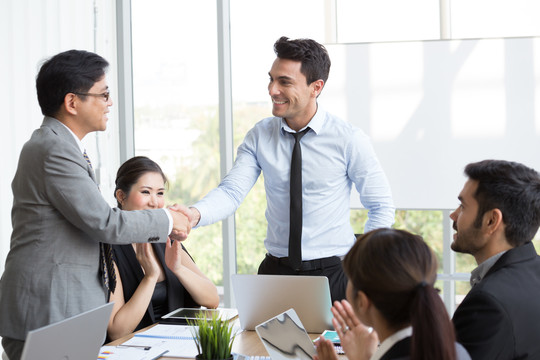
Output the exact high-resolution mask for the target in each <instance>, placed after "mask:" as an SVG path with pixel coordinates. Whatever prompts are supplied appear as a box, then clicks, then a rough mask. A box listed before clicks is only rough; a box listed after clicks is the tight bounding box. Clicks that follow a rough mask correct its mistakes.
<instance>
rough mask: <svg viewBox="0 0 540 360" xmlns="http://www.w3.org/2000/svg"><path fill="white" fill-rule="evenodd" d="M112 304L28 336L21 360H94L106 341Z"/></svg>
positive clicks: (37, 330)
mask: <svg viewBox="0 0 540 360" xmlns="http://www.w3.org/2000/svg"><path fill="white" fill-rule="evenodd" d="M112 308H113V303H107V304H105V305H102V306H100V307H97V308H95V309H92V310H89V311H86V312H84V313H82V314H79V315H75V316H73V317H70V318H67V319H64V320H62V321H60V322H57V323H54V324H51V325H47V326H44V327H42V328H39V329H36V330H32V331H30V332H29V333H28V336H27V337H26V341H25V343H24V348H23V352H22V356H21V360H34V359H47V360H75V359H76V360H86V359H88V360H93V359H96V358H97V356H98V353H99V349H100V347H101V345H102V344H103V342H104V341H105V335H106V333H107V324H108V323H109V318H110V316H111V311H112Z"/></svg>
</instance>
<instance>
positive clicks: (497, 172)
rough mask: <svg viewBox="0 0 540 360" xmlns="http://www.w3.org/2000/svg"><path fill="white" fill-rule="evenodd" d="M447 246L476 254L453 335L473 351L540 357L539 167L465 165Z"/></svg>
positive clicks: (492, 356) (482, 355)
mask: <svg viewBox="0 0 540 360" xmlns="http://www.w3.org/2000/svg"><path fill="white" fill-rule="evenodd" d="M465 174H466V175H467V176H468V178H469V179H468V180H467V182H466V183H465V186H464V187H463V190H462V191H461V193H460V195H459V200H460V202H461V204H460V205H459V207H458V208H457V209H456V211H454V212H453V213H452V214H451V215H450V217H451V218H452V220H454V229H455V230H456V234H455V235H454V241H453V243H452V250H454V251H457V252H462V253H468V254H471V255H473V256H474V258H475V259H476V262H477V263H478V267H477V268H476V269H474V270H473V271H472V274H471V285H472V289H471V291H470V292H469V293H468V294H467V296H466V297H465V299H464V300H463V302H462V303H461V305H460V306H459V307H458V308H457V310H456V312H455V314H454V317H453V322H454V325H455V327H456V335H457V340H458V341H459V342H460V343H461V344H462V345H463V346H465V348H466V349H467V350H468V351H469V353H470V355H471V357H472V359H473V360H475V359H486V360H487V359H489V360H495V359H498V360H502V359H540V332H539V329H540V257H539V256H538V255H537V253H536V250H535V248H534V246H533V244H532V243H531V240H532V239H533V237H534V236H535V234H536V232H537V231H538V227H539V225H540V175H539V174H538V173H537V172H536V171H535V170H533V169H530V168H528V167H526V166H524V165H522V164H518V163H514V162H507V161H498V160H485V161H481V162H478V163H473V164H469V165H467V167H466V168H465Z"/></svg>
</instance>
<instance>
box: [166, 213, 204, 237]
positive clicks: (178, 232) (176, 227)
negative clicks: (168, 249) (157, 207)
mask: <svg viewBox="0 0 540 360" xmlns="http://www.w3.org/2000/svg"><path fill="white" fill-rule="evenodd" d="M168 210H169V213H170V214H171V216H172V219H173V229H172V232H171V233H170V235H169V237H170V238H171V240H177V241H184V240H186V239H187V237H188V234H189V232H190V231H191V228H192V227H193V226H195V225H197V224H198V223H199V220H200V219H201V213H200V212H199V210H197V209H196V208H193V207H192V208H188V207H187V206H185V205H178V204H174V205H173V206H169V207H168Z"/></svg>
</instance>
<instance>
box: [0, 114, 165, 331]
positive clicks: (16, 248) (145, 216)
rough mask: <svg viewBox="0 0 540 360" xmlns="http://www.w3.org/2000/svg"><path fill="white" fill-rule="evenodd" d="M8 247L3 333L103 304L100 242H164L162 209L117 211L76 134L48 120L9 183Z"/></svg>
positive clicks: (0, 290)
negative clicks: (11, 228)
mask: <svg viewBox="0 0 540 360" xmlns="http://www.w3.org/2000/svg"><path fill="white" fill-rule="evenodd" d="M12 189H13V199H14V200H13V209H12V214H11V218H12V225H13V232H12V235H11V247H10V251H9V253H8V256H7V259H6V266H5V271H4V274H3V275H2V278H1V279H0V336H3V337H9V338H13V339H18V340H24V339H25V338H26V334H27V333H28V331H29V330H32V329H36V328H39V327H41V326H44V325H47V324H51V323H54V322H57V321H60V320H62V319H65V318H67V317H70V316H73V315H76V314H79V313H81V312H84V311H87V310H89V309H91V308H94V307H97V306H99V305H101V304H104V303H105V302H106V301H107V299H106V297H107V292H106V289H105V288H104V286H103V284H102V281H101V276H100V272H99V264H100V260H99V242H106V243H111V244H127V243H132V242H148V241H159V242H164V241H166V239H167V236H168V229H169V220H168V217H167V214H166V213H165V212H164V211H163V210H141V211H121V210H118V209H112V208H111V207H110V206H109V205H108V204H107V202H106V201H105V200H104V199H103V197H102V195H101V193H100V192H99V189H98V187H97V184H96V181H95V178H94V172H93V170H92V169H90V167H89V166H88V164H87V163H86V161H85V159H84V157H83V155H82V154H81V151H80V148H79V147H78V145H77V143H76V141H75V139H74V138H73V135H72V134H71V133H70V132H69V131H68V130H67V129H66V128H65V127H64V125H62V123H60V122H59V121H58V120H56V119H53V118H49V117H45V119H44V121H43V124H42V125H41V127H40V128H39V129H37V130H35V131H34V133H33V134H32V137H31V138H30V140H29V141H28V142H27V143H26V144H25V145H24V147H23V149H22V151H21V155H20V158H19V164H18V167H17V172H16V174H15V177H14V179H13V182H12Z"/></svg>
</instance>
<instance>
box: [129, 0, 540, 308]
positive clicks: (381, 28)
mask: <svg viewBox="0 0 540 360" xmlns="http://www.w3.org/2000/svg"><path fill="white" fill-rule="evenodd" d="M440 3H448V4H449V6H448V7H447V8H446V9H442V11H441V9H439V4H440ZM539 10H540V9H538V5H537V2H536V1H533V0H516V1H514V2H507V1H488V0H485V1H484V0H475V1H472V2H471V1H464V0H448V2H438V1H433V0H414V1H410V2H406V4H405V3H404V2H403V1H400V0H383V1H376V2H375V1H367V0H366V1H358V0H295V1H290V0H272V1H252V0H230V24H231V27H230V31H231V33H230V34H231V44H230V45H231V64H232V68H231V70H232V84H231V86H232V98H233V103H232V111H233V128H234V131H233V137H234V139H233V142H234V148H235V149H236V147H237V146H238V145H239V144H240V143H241V141H242V140H243V138H244V136H245V134H246V133H247V131H248V130H249V129H250V128H251V127H252V126H253V125H254V124H255V123H256V122H257V121H259V120H261V119H262V118H264V117H267V116H271V103H270V101H269V96H268V92H267V84H268V71H269V69H270V67H271V64H272V62H273V60H274V58H275V55H274V52H273V44H274V42H275V41H276V40H277V39H278V38H279V37H280V36H287V37H290V38H300V37H308V38H313V39H315V40H317V41H319V42H321V43H323V44H327V45H332V44H335V43H355V42H368V43H369V42H379V41H383V42H387V41H391V42H396V41H411V40H414V41H418V40H438V39H441V36H442V35H441V34H442V33H443V32H444V33H445V34H446V36H447V38H448V37H449V38H475V37H501V36H534V35H540V27H539V26H540V25H538V24H540V16H539V15H538V14H540V11H539ZM216 19H217V13H216V1H213V0H202V1H195V2H193V1H187V0H186V1H180V0H154V1H148V0H132V26H133V32H132V34H133V82H134V103H135V145H136V154H137V155H148V156H150V157H151V158H152V159H154V160H156V161H157V162H159V163H160V165H162V167H163V168H164V170H165V172H166V173H167V175H168V176H169V178H170V192H169V200H170V202H171V203H172V202H180V203H186V204H191V203H193V202H195V201H197V200H199V199H200V198H201V197H203V196H204V195H205V194H206V193H207V192H208V191H209V190H211V189H212V188H213V187H215V186H216V185H217V184H218V183H219V180H220V179H219V177H220V176H219V170H220V169H219V166H220V165H219V164H220V162H219V157H220V150H219V137H220V136H225V135H224V134H225V132H220V130H219V120H218V119H219V113H218V104H219V98H218V73H217V71H218V67H219V59H218V52H217V47H218V46H217V35H216V33H217V31H218V30H217V26H216V24H217V21H216ZM441 19H443V20H442V22H443V23H444V24H445V25H449V26H448V28H447V29H446V30H445V31H443V30H441V25H440V23H441ZM334 71H336V70H334ZM365 71H366V73H368V74H369V71H370V69H369V68H366V69H365ZM329 81H332V71H331V74H330V79H329ZM324 96H325V93H324V91H323V93H322V95H321V101H323V100H324ZM328 110H330V111H332V109H328ZM463 165H465V164H463ZM263 182H264V179H263V177H262V176H261V178H260V179H259V181H258V182H257V184H256V185H255V186H254V188H253V189H252V190H251V192H250V193H249V195H248V197H247V198H246V199H245V201H244V202H243V204H242V205H241V206H240V208H239V209H238V211H237V212H236V214H235V217H236V229H235V232H236V251H237V271H238V272H239V273H256V271H257V268H258V265H259V263H260V262H261V260H262V259H263V257H264V253H265V249H264V244H263V240H264V238H265V236H266V220H265V218H264V210H265V207H266V203H265V201H266V200H265V194H264V184H263ZM458 192H459V189H456V197H457V193H458ZM456 204H457V200H456ZM451 211H452V209H417V210H407V209H400V210H398V212H397V214H396V223H395V227H396V228H403V229H407V230H409V231H412V232H415V233H418V234H421V235H422V236H423V237H424V238H425V240H426V241H427V242H428V244H429V245H430V246H431V247H432V248H433V250H434V251H435V252H436V254H437V256H438V258H439V264H440V266H439V273H440V274H441V276H440V279H441V280H440V282H439V283H438V285H439V286H440V287H441V288H442V289H443V296H444V298H445V301H447V303H448V304H449V306H455V304H458V303H459V302H460V300H461V299H462V297H463V296H464V295H465V294H466V293H467V292H468V290H469V288H470V287H469V285H468V273H469V272H470V271H471V270H472V269H473V268H474V267H475V266H476V264H475V262H474V259H473V258H472V257H471V256H469V255H461V254H453V253H452V251H451V250H450V247H449V243H450V242H451V234H452V229H451V221H450V220H449V219H448V215H449V213H450V212H451ZM366 218H367V214H366V211H365V210H363V209H353V210H352V211H351V223H352V225H353V228H354V230H355V232H357V233H361V232H363V226H364V223H365V221H366ZM222 240H223V239H222V233H221V226H220V224H216V225H212V226H208V227H204V228H201V229H196V230H194V231H193V232H192V235H191V236H190V238H189V240H188V241H187V242H186V247H187V248H188V250H189V251H190V253H191V254H192V255H193V257H194V258H195V261H196V262H197V264H198V265H199V266H200V267H201V269H202V270H203V271H204V272H205V273H206V274H208V276H209V277H210V278H211V279H212V280H213V281H214V282H215V283H216V284H223V275H222V274H223V270H222V263H223V259H222ZM535 245H536V246H537V248H539V247H540V246H539V244H538V240H536V241H535ZM225 291H228V290H227V289H225Z"/></svg>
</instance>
